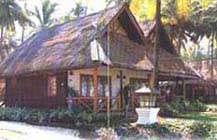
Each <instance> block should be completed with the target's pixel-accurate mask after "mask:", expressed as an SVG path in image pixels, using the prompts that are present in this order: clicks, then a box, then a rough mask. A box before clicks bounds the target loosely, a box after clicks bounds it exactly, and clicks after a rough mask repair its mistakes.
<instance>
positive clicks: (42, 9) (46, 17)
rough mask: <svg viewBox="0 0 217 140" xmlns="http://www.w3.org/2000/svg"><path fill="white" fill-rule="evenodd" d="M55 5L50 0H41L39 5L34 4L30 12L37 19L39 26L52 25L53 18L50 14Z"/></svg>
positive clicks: (53, 10)
mask: <svg viewBox="0 0 217 140" xmlns="http://www.w3.org/2000/svg"><path fill="white" fill-rule="evenodd" d="M57 6H58V5H57V4H56V3H52V2H51V1H50V0H43V1H42V3H41V6H35V9H34V11H32V12H31V14H32V15H33V16H35V17H36V18H37V19H38V21H39V27H40V28H43V27H49V26H51V25H53V21H54V18H53V17H52V16H53V14H54V12H55V11H56V8H57Z"/></svg>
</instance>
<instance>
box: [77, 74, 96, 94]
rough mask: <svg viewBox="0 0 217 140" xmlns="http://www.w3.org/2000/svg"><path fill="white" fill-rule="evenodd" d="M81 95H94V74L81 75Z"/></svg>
mask: <svg viewBox="0 0 217 140" xmlns="http://www.w3.org/2000/svg"><path fill="white" fill-rule="evenodd" d="M80 91H81V96H93V95H94V87H93V76H92V75H81V90H80Z"/></svg>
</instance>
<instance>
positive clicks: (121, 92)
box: [119, 71, 124, 109]
mask: <svg viewBox="0 0 217 140" xmlns="http://www.w3.org/2000/svg"><path fill="white" fill-rule="evenodd" d="M119 75H120V103H121V108H122V109H123V107H124V97H123V72H122V71H120V74H119Z"/></svg>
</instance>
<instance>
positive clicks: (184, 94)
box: [182, 79, 186, 99]
mask: <svg viewBox="0 0 217 140" xmlns="http://www.w3.org/2000/svg"><path fill="white" fill-rule="evenodd" d="M182 84H183V97H184V99H185V97H186V84H185V79H183V81H182Z"/></svg>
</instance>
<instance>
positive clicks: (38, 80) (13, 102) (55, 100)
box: [5, 74, 67, 108]
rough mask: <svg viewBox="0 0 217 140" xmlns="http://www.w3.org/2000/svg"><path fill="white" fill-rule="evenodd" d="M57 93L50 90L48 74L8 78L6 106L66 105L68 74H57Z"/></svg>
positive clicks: (41, 106)
mask: <svg viewBox="0 0 217 140" xmlns="http://www.w3.org/2000/svg"><path fill="white" fill-rule="evenodd" d="M55 78H56V80H55V82H56V84H55V86H56V87H55V88H54V89H56V90H57V91H56V93H55V94H52V95H50V94H49V92H48V80H49V79H48V75H34V76H22V77H16V78H7V80H6V98H5V103H6V106H13V107H15V106H16V107H31V108H57V107H63V106H64V107H65V106H66V94H67V87H66V85H67V83H66V81H67V80H66V78H67V76H66V75H64V74H63V75H61V74H59V75H57V76H56V75H55Z"/></svg>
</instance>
